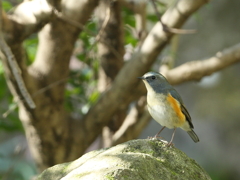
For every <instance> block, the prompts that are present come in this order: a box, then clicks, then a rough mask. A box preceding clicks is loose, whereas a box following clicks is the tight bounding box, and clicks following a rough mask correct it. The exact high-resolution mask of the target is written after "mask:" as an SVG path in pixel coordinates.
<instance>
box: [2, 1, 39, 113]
mask: <svg viewBox="0 0 240 180" xmlns="http://www.w3.org/2000/svg"><path fill="white" fill-rule="evenodd" d="M2 13H3V12H2V1H1V0H0V48H1V51H2V52H3V54H4V55H5V57H6V59H7V61H8V65H9V67H10V69H11V72H12V74H13V77H14V78H15V81H16V83H17V86H18V88H19V91H20V92H21V94H22V96H23V98H24V100H25V101H26V103H27V104H28V106H29V107H30V108H31V109H34V108H35V107H36V105H35V103H34V101H33V100H32V98H31V96H30V94H29V93H28V91H27V88H26V86H25V83H24V81H23V79H22V77H21V71H20V68H19V67H18V64H17V61H16V59H15V56H14V55H13V53H12V51H11V49H10V48H9V47H8V45H7V43H6V42H5V40H4V37H3V34H2V22H3V20H2Z"/></svg>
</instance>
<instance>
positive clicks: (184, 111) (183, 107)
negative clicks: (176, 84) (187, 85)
mask: <svg viewBox="0 0 240 180" xmlns="http://www.w3.org/2000/svg"><path fill="white" fill-rule="evenodd" d="M170 94H171V96H172V97H174V98H175V99H176V100H177V101H178V102H180V106H181V110H182V113H183V114H184V115H185V117H186V120H187V121H188V123H189V125H190V127H191V128H194V127H193V124H192V118H191V116H190V114H189V113H188V110H187V109H186V107H185V106H184V105H183V101H182V98H181V96H180V95H179V94H178V92H177V91H176V90H175V89H171V90H170Z"/></svg>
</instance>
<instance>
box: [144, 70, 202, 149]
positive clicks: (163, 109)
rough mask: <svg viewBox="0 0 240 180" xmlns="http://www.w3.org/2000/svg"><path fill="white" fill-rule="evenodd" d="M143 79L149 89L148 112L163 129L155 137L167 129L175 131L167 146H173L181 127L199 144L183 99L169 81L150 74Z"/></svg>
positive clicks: (160, 75)
mask: <svg viewBox="0 0 240 180" xmlns="http://www.w3.org/2000/svg"><path fill="white" fill-rule="evenodd" d="M139 79H142V80H143V82H144V84H145V86H146V88H147V104H148V111H149V113H150V115H151V116H152V118H153V119H154V120H155V121H157V122H158V123H159V124H160V125H161V126H163V127H162V129H161V130H160V131H159V132H158V133H157V134H156V135H155V137H158V135H159V134H160V133H161V132H162V130H163V129H164V128H165V127H167V128H169V129H174V131H173V134H172V138H171V140H170V142H169V143H168V144H167V146H170V145H172V141H173V138H174V134H175V131H176V128H178V127H180V128H181V129H183V130H184V131H187V133H188V134H189V136H190V137H191V138H192V140H193V141H194V142H198V141H199V138H198V136H197V134H196V133H195V132H194V131H193V124H192V120H191V117H190V115H189V113H188V111H187V109H186V107H185V106H184V105H183V101H182V98H181V97H180V95H179V94H178V92H177V91H176V90H175V89H174V88H173V86H172V85H170V84H169V82H168V81H167V79H166V78H165V77H164V76H163V75H162V74H160V73H156V72H148V73H146V74H144V75H143V76H142V77H139Z"/></svg>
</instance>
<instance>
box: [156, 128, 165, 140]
mask: <svg viewBox="0 0 240 180" xmlns="http://www.w3.org/2000/svg"><path fill="white" fill-rule="evenodd" d="M165 127H166V126H163V127H162V129H160V131H159V132H158V133H157V134H156V135H155V136H154V138H161V137H159V136H158V135H159V134H160V133H161V132H162V131H163V130H164V128H165Z"/></svg>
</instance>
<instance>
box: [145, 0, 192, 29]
mask: <svg viewBox="0 0 240 180" xmlns="http://www.w3.org/2000/svg"><path fill="white" fill-rule="evenodd" d="M150 1H151V2H152V5H153V9H154V11H155V13H156V15H157V18H158V21H159V22H160V23H161V25H162V29H163V31H164V32H170V33H174V34H193V33H196V30H194V29H177V28H171V27H168V26H167V25H166V24H164V23H163V22H162V20H161V17H162V15H161V14H160V12H159V11H158V9H157V5H156V3H155V2H154V0H150Z"/></svg>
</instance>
